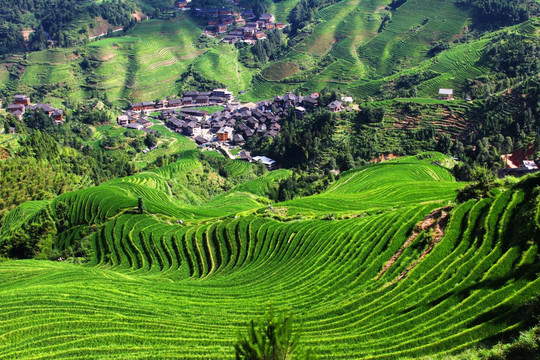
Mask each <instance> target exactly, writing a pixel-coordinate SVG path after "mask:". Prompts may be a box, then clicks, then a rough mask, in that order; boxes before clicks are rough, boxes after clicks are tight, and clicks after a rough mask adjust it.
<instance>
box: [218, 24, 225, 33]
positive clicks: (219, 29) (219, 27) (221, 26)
mask: <svg viewBox="0 0 540 360" xmlns="http://www.w3.org/2000/svg"><path fill="white" fill-rule="evenodd" d="M227 26H228V25H227V24H218V25H216V32H217V33H218V34H224V33H226V32H227Z"/></svg>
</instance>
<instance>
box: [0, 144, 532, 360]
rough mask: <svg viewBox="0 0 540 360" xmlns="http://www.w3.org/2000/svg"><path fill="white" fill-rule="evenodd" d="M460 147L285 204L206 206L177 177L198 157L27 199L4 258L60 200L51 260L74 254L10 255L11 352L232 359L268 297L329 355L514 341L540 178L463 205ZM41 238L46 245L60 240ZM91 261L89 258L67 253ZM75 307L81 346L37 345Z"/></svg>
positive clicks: (347, 176)
mask: <svg viewBox="0 0 540 360" xmlns="http://www.w3.org/2000/svg"><path fill="white" fill-rule="evenodd" d="M446 159H448V158H446V157H445V156H443V155H441V154H437V153H430V154H422V155H420V156H418V157H408V158H400V159H397V160H394V161H389V162H386V163H383V164H377V165H370V166H366V167H363V168H359V169H355V170H353V171H350V172H347V173H344V174H343V175H342V176H341V178H340V179H339V180H338V181H336V182H335V183H333V184H332V185H331V186H330V187H329V188H328V189H327V190H326V191H324V192H322V193H321V194H319V195H314V196H309V197H305V198H297V199H294V200H290V201H287V202H284V203H274V204H271V206H270V207H269V206H268V203H267V200H264V198H262V197H261V195H259V194H255V193H249V192H246V191H249V188H250V187H244V188H242V189H240V188H238V189H237V190H232V191H229V192H226V193H222V194H221V195H217V196H214V197H213V198H211V199H210V200H209V201H207V202H205V203H203V204H201V205H199V206H194V205H190V204H188V203H186V202H183V201H180V199H179V198H177V197H175V195H174V193H172V192H171V190H170V189H171V188H170V186H169V184H170V182H171V179H176V178H178V177H179V176H181V174H183V173H186V172H188V173H190V172H193V171H194V169H196V168H197V167H198V166H201V165H200V163H199V161H198V160H197V159H196V158H195V157H190V156H188V154H186V156H185V157H183V158H181V159H179V160H178V161H176V162H172V163H171V164H169V165H166V166H164V167H161V168H157V169H155V170H154V171H148V172H142V173H140V174H137V175H133V176H130V177H124V178H119V179H115V180H112V181H109V182H108V183H105V184H102V185H100V186H98V187H95V188H90V189H86V190H79V191H75V192H70V193H66V194H63V195H61V196H59V197H58V198H56V199H54V200H52V201H50V202H27V203H25V204H24V205H22V206H21V207H19V208H17V209H16V210H14V211H13V212H11V213H9V214H8V215H7V216H6V217H4V219H3V220H2V222H1V225H2V227H1V229H0V234H1V235H0V236H1V239H2V241H1V243H2V248H3V249H6V250H4V251H5V252H4V254H8V255H9V254H10V253H9V252H8V249H9V248H10V247H9V246H15V245H16V243H15V242H14V241H13V240H10V239H15V234H16V231H17V229H21V228H22V229H25V228H27V227H28V226H30V224H39V222H38V219H39V218H40V217H43V216H45V214H48V215H47V216H49V217H48V218H49V219H50V220H48V221H49V222H43V223H42V224H43V225H40V226H37V227H36V231H35V233H36V234H38V235H39V234H43V235H45V234H50V235H51V236H52V238H53V246H52V249H51V250H50V251H49V252H48V255H47V256H50V257H54V258H55V259H56V258H57V257H65V258H67V259H68V260H67V261H63V262H58V261H55V262H37V261H35V260H26V261H6V262H2V263H0V267H1V268H2V271H1V272H0V274H2V275H1V276H2V283H3V284H5V286H4V288H3V290H2V291H0V297H1V300H2V301H1V302H0V303H1V304H3V306H4V307H6V309H7V307H9V308H10V309H12V311H13V309H17V310H16V312H15V313H13V312H7V311H2V312H0V314H4V315H2V316H4V320H5V319H6V318H5V316H10V317H11V320H10V321H7V322H6V321H3V324H4V325H3V326H4V328H3V333H5V334H8V335H7V336H6V337H5V344H4V351H3V356H5V357H13V356H14V354H17V356H23V357H27V356H32V354H36V353H42V352H43V351H45V348H46V351H48V352H50V353H51V354H54V356H63V357H69V356H83V357H88V356H92V354H94V355H95V354H96V353H103V354H108V355H107V356H123V355H127V354H128V353H129V354H131V356H133V354H134V353H136V354H137V357H149V356H150V357H151V356H161V357H174V356H182V357H189V356H192V355H193V354H194V353H195V352H196V353H197V354H199V355H200V356H202V357H205V358H230V357H232V356H234V353H233V351H232V348H233V344H234V343H235V341H236V338H235V334H236V333H237V332H238V330H241V329H245V324H246V323H249V321H250V319H253V318H257V317H258V316H261V315H262V314H263V313H264V308H266V306H265V304H274V306H275V311H276V313H281V312H282V311H284V309H286V308H293V309H294V311H295V313H298V314H303V315H302V322H303V326H302V327H303V336H302V346H305V347H306V348H311V349H313V354H314V355H316V356H317V357H333V358H351V357H356V356H364V357H372V358H377V357H379V358H388V357H416V356H418V355H419V354H421V355H422V356H442V355H443V354H446V353H448V352H456V351H461V350H462V349H464V348H466V347H469V346H471V344H475V343H478V342H480V341H485V342H486V343H487V344H489V343H491V342H493V343H495V342H498V341H499V340H500V339H502V338H504V339H511V338H512V336H517V333H518V331H519V330H520V329H522V327H521V326H522V325H523V324H525V323H527V321H528V320H526V319H525V315H526V314H527V312H526V311H524V310H523V309H525V308H526V306H527V303H528V302H529V301H530V300H532V299H533V298H535V297H537V295H538V291H539V288H538V286H539V285H538V279H537V276H536V273H537V272H538V271H539V268H538V261H537V256H536V255H537V248H538V243H537V241H535V239H538V238H539V235H540V234H539V233H538V231H539V230H538V229H539V227H538V224H537V223H538V221H537V220H538V209H539V207H538V177H528V178H525V179H524V180H523V181H520V182H516V183H515V184H514V185H512V186H509V187H507V188H506V190H505V191H500V190H499V191H497V192H495V191H493V192H492V194H493V195H492V196H491V197H486V198H484V199H481V200H475V199H471V200H468V201H465V202H463V203H462V204H458V205H451V203H450V207H449V202H451V201H452V200H453V199H454V197H455V190H456V189H459V188H462V187H463V184H461V183H457V182H455V181H453V178H452V175H451V173H450V172H449V171H448V170H447V169H445V168H443V167H441V166H439V165H435V164H431V163H432V162H434V161H437V162H439V163H445V162H446ZM269 174H272V173H269ZM259 184H260V183H259ZM253 185H255V184H253ZM191 188H193V187H191ZM185 191H186V192H187V188H186V190H185ZM185 196H187V193H186V195H185ZM139 198H143V199H144V205H145V206H146V210H145V212H144V213H143V214H139V213H138V211H137V203H138V199H139ZM265 210H266V211H265ZM178 220H181V222H179V221H178ZM290 220H295V221H290ZM47 226H50V229H51V230H50V231H48V230H45V227H47ZM42 230H43V231H42ZM52 234H55V235H52ZM36 239H43V238H42V237H36ZM40 244H46V241H45V240H39V242H37V243H36V245H35V246H34V247H29V249H30V250H29V251H31V254H32V251H36V250H35V249H38V248H39V249H45V248H46V246H45V245H40ZM8 245H9V246H8ZM40 255H43V256H45V254H44V250H41V251H40ZM34 256H35V255H34ZM81 260H86V262H87V263H86V265H85V266H80V265H73V264H69V263H68V262H69V261H73V262H78V261H81ZM50 279H54V282H52V281H51V280H50ZM81 282H84V284H85V285H84V287H82V288H81V286H80V284H81ZM35 284H39V286H36V285H35ZM60 284H61V285H60ZM118 289H121V290H118ZM23 293H24V294H25V297H24V298H25V303H24V304H22V303H20V296H21V294H23ZM59 293H61V294H62V301H58V294H59ZM44 296H46V297H47V299H48V300H47V302H46V303H44V302H42V301H41V302H40V301H39V300H38V299H43V297H44ZM224 299H227V300H226V301H225V300H224ZM28 303H30V304H32V306H31V307H28V306H26V305H25V304H28ZM179 304H182V306H179ZM201 304H203V305H201ZM52 305H54V306H52ZM51 306H52V307H51ZM201 306H203V309H201ZM141 309H143V310H141ZM36 310H39V311H36ZM202 310H204V311H202ZM89 312H90V314H91V316H89ZM112 312H114V313H115V314H118V315H117V316H118V319H117V320H115V321H114V322H113V323H112V325H111V320H110V319H111V316H112ZM30 313H31V314H32V315H31V316H29V315H30ZM13 317H14V318H13ZM194 318H196V319H197V322H196V324H194V323H193V319H194ZM14 320H16V321H14ZM59 321H61V322H62V326H61V327H60V326H58V327H57V326H51V327H49V328H48V329H47V331H46V334H43V336H45V337H46V338H47V339H51V338H55V339H56V338H58V339H64V338H66V339H67V338H69V337H70V336H77V338H78V339H79V341H78V342H76V343H69V342H68V343H66V342H65V341H58V342H50V341H48V340H43V341H38V338H39V336H40V335H36V331H37V330H33V329H41V328H42V327H43V326H46V325H47V324H53V323H56V322H59ZM107 324H109V325H107ZM266 324H268V323H266ZM287 324H288V325H287V327H289V326H294V328H296V327H297V326H299V324H298V321H294V320H293V321H292V323H291V321H290V320H289V321H288V322H287ZM6 326H8V327H9V331H6V330H7V328H6ZM97 328H100V334H101V336H100V337H99V338H95V337H94V336H93V335H94V334H95V331H96V330H95V329H97ZM263 328H265V325H263ZM119 329H121V331H120V330H119ZM256 329H257V325H256V324H255V323H254V330H256ZM388 331H390V332H391V333H392V336H388ZM295 333H296V332H295V331H293V333H292V334H293V336H294V334H295ZM285 334H287V332H285ZM119 336H120V337H121V338H122V341H121V342H119V341H118V337H119ZM178 338H182V339H184V340H183V341H178ZM285 338H288V336H285ZM351 339H354V341H351ZM36 341H38V342H36ZM21 342H33V343H34V346H32V347H27V346H25V347H22V348H21V347H20V344H21ZM134 351H136V352H134ZM60 354H61V355H60ZM178 354H181V355H178Z"/></svg>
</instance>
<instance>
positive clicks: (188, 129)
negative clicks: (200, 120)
mask: <svg viewBox="0 0 540 360" xmlns="http://www.w3.org/2000/svg"><path fill="white" fill-rule="evenodd" d="M182 130H183V131H184V133H185V134H186V135H189V136H200V135H201V125H199V124H197V122H195V121H190V122H184V126H183V127H182Z"/></svg>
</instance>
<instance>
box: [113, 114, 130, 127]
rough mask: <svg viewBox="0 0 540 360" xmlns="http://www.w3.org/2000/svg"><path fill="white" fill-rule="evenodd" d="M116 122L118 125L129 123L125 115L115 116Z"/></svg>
mask: <svg viewBox="0 0 540 360" xmlns="http://www.w3.org/2000/svg"><path fill="white" fill-rule="evenodd" d="M116 122H117V123H118V125H120V126H126V125H127V124H129V117H128V116H127V115H125V114H124V115H120V116H118V117H117V118H116Z"/></svg>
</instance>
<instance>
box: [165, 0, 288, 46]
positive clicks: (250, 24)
mask: <svg viewBox="0 0 540 360" xmlns="http://www.w3.org/2000/svg"><path fill="white" fill-rule="evenodd" d="M231 2H232V1H231ZM190 3H191V0H189V1H188V0H176V1H175V3H174V7H175V8H176V9H178V10H182V11H188V10H191V7H190ZM195 15H196V16H198V17H201V18H203V19H205V20H206V25H207V27H208V28H207V29H206V30H205V31H204V32H203V35H205V36H210V37H214V36H218V35H221V34H225V35H226V36H225V37H224V38H223V39H222V40H221V41H222V42H224V43H228V44H231V45H234V44H236V43H237V42H244V43H247V44H250V45H254V44H255V43H256V42H257V41H258V40H263V39H266V33H265V31H268V30H274V29H283V28H285V27H286V26H287V25H286V24H284V23H282V22H279V21H278V22H276V18H275V16H274V15H273V14H269V13H265V14H261V15H260V16H259V17H258V18H257V16H256V15H255V14H254V13H253V10H251V9H245V10H244V11H243V12H242V13H239V12H238V11H235V10H231V9H227V8H221V9H200V8H196V9H195Z"/></svg>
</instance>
